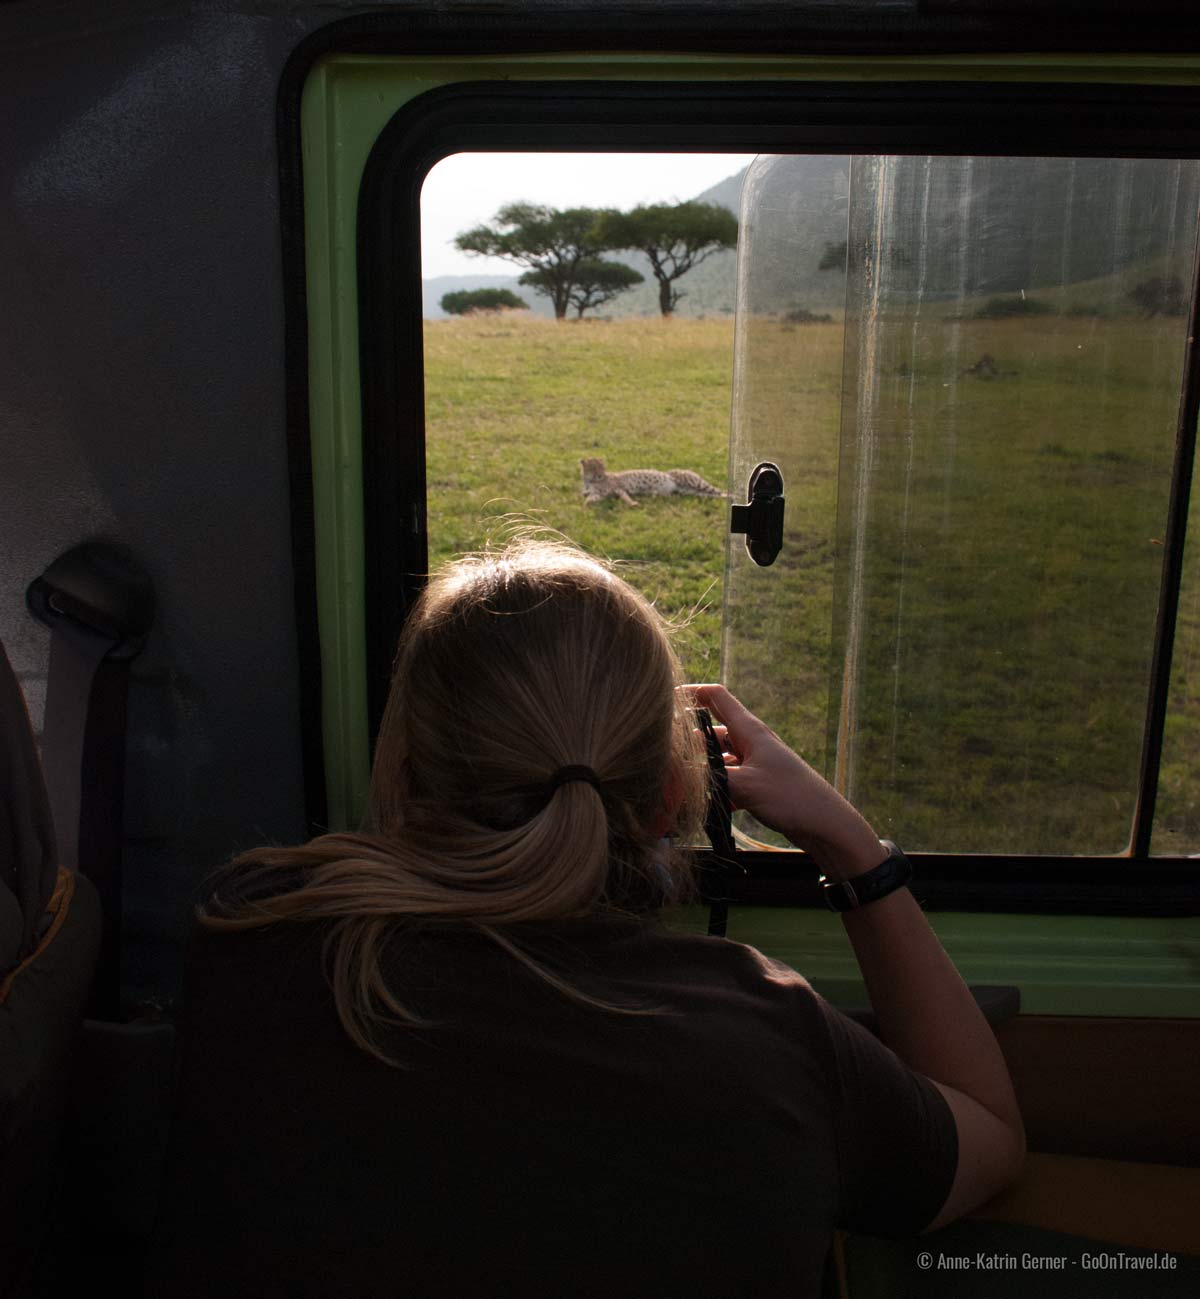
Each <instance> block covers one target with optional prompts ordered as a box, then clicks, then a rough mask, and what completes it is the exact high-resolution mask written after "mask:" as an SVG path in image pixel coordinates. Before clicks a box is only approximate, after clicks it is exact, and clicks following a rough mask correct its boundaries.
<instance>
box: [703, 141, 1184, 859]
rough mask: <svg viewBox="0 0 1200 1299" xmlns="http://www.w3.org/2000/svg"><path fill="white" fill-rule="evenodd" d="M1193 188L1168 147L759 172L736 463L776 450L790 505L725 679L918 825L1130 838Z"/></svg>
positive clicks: (811, 163) (763, 163)
mask: <svg viewBox="0 0 1200 1299" xmlns="http://www.w3.org/2000/svg"><path fill="white" fill-rule="evenodd" d="M1198 199H1200V186H1198V172H1197V166H1196V164H1195V163H1192V162H1188V161H1179V160H1159V159H1155V160H1145V159H1142V160H1128V159H1125V160H1112V159H1071V158H1020V159H1017V158H990V157H988V158H985V157H977V158H970V157H865V156H864V157H854V158H813V157H785V158H763V159H760V160H759V162H758V163H756V164H755V167H754V169H752V171H751V174H750V176H749V177H748V179H747V182H746V186H745V190H744V203H745V207H744V210H743V217H742V228H743V246H742V250H741V264H740V268H739V293H740V295H741V296H740V298H739V334H738V346H737V353H736V357H737V360H736V371H735V414H734V448H733V470H734V480H735V482H739V481H744V480H745V478H746V477H747V476H748V474H749V471H750V470H751V469H752V468H753V466H754V465H755V464H757V463H758V462H759V461H761V460H773V461H775V462H776V463H778V464H779V465H780V467H781V469H782V470H783V474H784V480H785V489H786V497H787V514H786V521H785V535H784V548H783V551H782V552H781V554H780V557H779V559H778V560H777V561H776V563H775V565H773V566H772V567H771V568H765V569H764V568H758V567H756V566H755V565H754V564H753V562H752V561H751V560H750V558H749V556H748V555H747V554H746V552H745V549H744V548H743V547H742V545H741V542H740V540H739V539H737V538H734V539H733V542H732V544H731V547H730V553H729V564H728V574H727V583H728V586H727V590H728V593H729V601H728V603H729V612H728V614H727V621H726V627H725V637H724V641H723V649H724V652H725V656H726V664H725V666H726V674H727V679H728V680H729V681H730V684H731V686H732V687H733V688H734V689H735V690H739V691H740V692H741V693H742V695H743V696H744V697H745V699H746V702H747V703H748V704H749V705H750V706H751V707H756V708H758V709H760V710H761V711H762V712H763V713H764V715H765V716H767V717H768V719H769V720H770V721H771V722H772V724H773V725H774V726H775V727H776V729H778V730H779V731H780V733H781V734H782V735H783V736H784V737H785V738H787V739H789V740H790V741H791V742H793V743H795V744H797V745H798V746H799V747H801V748H802V750H803V751H804V752H805V754H806V756H808V757H809V759H810V761H813V762H814V764H815V765H817V766H818V767H820V768H822V769H823V770H824V771H825V773H826V774H827V775H828V776H829V777H830V778H831V779H833V780H834V781H835V783H836V784H837V786H838V787H839V788H840V789H842V790H843V792H845V793H846V794H847V795H848V796H849V797H850V798H851V799H852V800H853V801H854V802H856V803H857V804H858V805H859V806H860V807H862V809H863V810H864V812H865V813H866V814H867V815H868V817H869V818H870V819H871V820H872V822H873V823H874V824H875V825H876V827H877V828H878V830H879V832H880V834H884V835H890V836H891V837H894V838H896V839H897V840H898V841H899V842H901V843H902V844H904V845H905V846H906V847H908V848H912V849H914V850H925V851H936V852H949V853H954V852H1018V853H1044V854H1059V853H1061V854H1119V853H1123V852H1126V851H1128V846H1129V840H1130V829H1131V824H1132V820H1133V814H1134V806H1135V802H1136V796H1137V781H1138V770H1139V763H1140V760H1141V751H1142V738H1143V733H1144V729H1145V724H1146V713H1147V705H1148V692H1149V684H1150V666H1151V658H1152V653H1153V645H1154V633H1155V625H1156V615H1157V610H1158V603H1159V596H1160V583H1161V576H1162V566H1163V556H1164V548H1163V540H1164V532H1165V524H1166V517H1167V506H1168V496H1169V491H1170V484H1171V474H1172V465H1173V456H1174V447H1175V439H1176V424H1177V419H1178V411H1179V402H1180V392H1181V384H1182V377H1183V363H1184V351H1185V344H1186V334H1187V314H1186V313H1187V309H1188V305H1189V295H1190V285H1191V282H1192V275H1193V259H1194V255H1195V241H1196V210H1197V202H1198ZM1173 709H1174V715H1176V716H1179V715H1180V714H1179V713H1178V709H1175V706H1174V703H1173ZM1169 726H1170V723H1169ZM1175 731H1176V734H1174V735H1173V736H1172V737H1171V742H1172V745H1173V747H1172V748H1171V750H1170V754H1171V760H1172V761H1174V762H1176V763H1181V764H1183V765H1184V766H1185V767H1187V768H1188V769H1189V770H1193V771H1194V770H1195V767H1196V764H1195V762H1194V760H1193V752H1192V751H1194V750H1200V733H1195V732H1188V733H1187V734H1184V732H1185V731H1187V726H1186V723H1185V724H1184V725H1183V726H1182V728H1181V727H1180V726H1179V725H1177V726H1176V727H1175ZM1181 745H1182V746H1183V747H1182V748H1181V747H1180V746H1181ZM1189 745H1190V746H1191V750H1192V751H1187V750H1188V746H1189ZM747 828H752V827H747Z"/></svg>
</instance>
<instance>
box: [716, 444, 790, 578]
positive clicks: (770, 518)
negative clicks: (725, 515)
mask: <svg viewBox="0 0 1200 1299" xmlns="http://www.w3.org/2000/svg"><path fill="white" fill-rule="evenodd" d="M746 495H747V497H748V498H749V499H748V500H747V502H746V504H745V505H735V506H733V508H732V510H731V511H730V516H729V531H730V532H744V533H745V534H746V550H747V551H748V552H749V554H750V558H751V559H752V560H754V562H755V563H756V564H758V565H759V566H760V567H761V568H767V567H768V566H769V565H771V564H773V563H774V562H775V558H776V556H777V555H778V554H779V552H780V551H781V550H782V549H783V507H784V496H783V474H782V473H780V471H779V466H778V465H777V464H774V463H773V462H772V461H770V460H764V461H763V462H762V463H761V464H758V465H755V466H754V471H753V472H752V473H751V475H750V485H749V487H748V488H747V489H746Z"/></svg>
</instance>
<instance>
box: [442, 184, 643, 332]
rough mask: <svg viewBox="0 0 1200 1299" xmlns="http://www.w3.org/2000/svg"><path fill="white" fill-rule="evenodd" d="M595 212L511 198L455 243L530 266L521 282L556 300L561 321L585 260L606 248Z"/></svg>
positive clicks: (463, 248) (591, 259)
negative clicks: (489, 219) (490, 220)
mask: <svg viewBox="0 0 1200 1299" xmlns="http://www.w3.org/2000/svg"><path fill="white" fill-rule="evenodd" d="M596 217H597V212H596V210H595V208H590V207H572V208H565V209H561V210H560V209H559V208H553V207H545V206H543V205H541V204H538V203H526V202H521V203H508V204H506V205H505V206H504V207H502V208H501V209H500V211H499V212H497V213H496V216H495V218H494V224H492V225H490V226H476V227H475V229H473V230H467V231H465V232H464V233H463V234H461V235H458V236H457V237H456V238H455V240H454V242H455V245H456V246H457V247H458V248H459V249H460V250H461V251H462V252H464V253H477V254H478V255H479V256H481V257H503V258H505V259H506V260H507V261H510V262H516V263H517V265H518V266H526V267H528V268H529V269H528V272H527V273H526V274H525V275H523V276H521V279H520V281H519V283H521V284H527V285H529V287H530V288H532V289H533V290H534V291H535V292H537V293H543V294H545V296H546V297H548V298H549V299H550V300H551V301H552V302H553V303H554V315H555V317H556V318H557V319H559V320H562V319H563V317H564V316H566V314H567V307H568V306H570V305H571V292H572V290H573V289H574V288H575V285H576V283H577V282H578V270H579V266H580V264H581V263H584V262H595V261H598V260H599V257H600V254H601V253H602V252H604V250H605V247H606V245H605V244H604V243H603V242H602V241H601V240H600V238H599V237H598V235H597V231H596ZM626 269H628V268H626Z"/></svg>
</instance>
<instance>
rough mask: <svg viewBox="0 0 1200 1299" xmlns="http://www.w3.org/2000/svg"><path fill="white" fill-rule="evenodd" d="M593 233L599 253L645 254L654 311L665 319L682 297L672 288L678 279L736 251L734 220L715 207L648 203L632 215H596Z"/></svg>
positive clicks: (730, 215)
mask: <svg viewBox="0 0 1200 1299" xmlns="http://www.w3.org/2000/svg"><path fill="white" fill-rule="evenodd" d="M596 226H597V232H598V234H599V236H600V238H601V240H602V241H603V245H604V247H605V248H613V249H615V248H636V249H637V250H638V251H639V252H642V253H645V255H646V257H647V258H648V259H649V261H650V269H651V270H652V271H653V272H654V278H655V279H656V280H657V281H658V307H659V310H660V311H661V312H662V314H663V315H664V316H669V315H670V314H671V313H672V312H673V311H674V310H675V306H676V304H677V303H678V301H679V299H680V298H682V297H683V296H684V294H683V293H682V292H680V290H678V289H676V288H674V287H673V285H674V283H675V281H676V280H677V279H679V277H680V276H681V275H686V274H687V272H688V271H690V270H691V269H692V267H694V266H699V265H700V263H701V262H703V261H705V260H707V259H708V258H709V257H711V256H712V255H713V253H716V252H720V251H721V249H723V248H734V247H736V246H737V231H738V223H737V218H736V217H735V216H734V215H733V213H732V212H730V211H729V210H728V209H727V208H723V207H720V206H719V205H718V204H716V203H697V202H695V201H694V200H693V201H691V202H688V203H673V204H672V203H653V204H650V205H649V206H647V205H645V204H643V205H642V206H640V207H635V208H634V209H633V211H632V212H617V211H614V210H611V209H610V210H608V211H605V212H602V213H601V214H600V218H599V220H598V221H597V223H596Z"/></svg>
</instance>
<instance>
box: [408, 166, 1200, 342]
mask: <svg viewBox="0 0 1200 1299" xmlns="http://www.w3.org/2000/svg"><path fill="white" fill-rule="evenodd" d="M1181 168H1182V170H1180V169H1181ZM747 177H748V179H747ZM853 184H854V187H855V191H856V194H857V195H858V198H857V201H855V202H851V195H850V188H851V176H850V159H849V158H848V157H834V156H822V155H791V156H786V155H785V156H780V157H770V158H762V159H759V160H758V161H757V162H756V163H755V164H754V165H753V168H752V169H751V168H746V169H743V170H742V171H740V172H738V173H737V174H736V175H734V176H730V177H728V178H727V179H725V180H723V181H721V182H720V183H719V184H717V185H714V186H713V187H712V188H711V189H708V190H705V191H704V193H703V194H699V195H697V199H698V200H699V201H701V202H705V203H719V204H721V205H722V206H723V207H727V208H729V209H730V211H732V212H734V213H735V215H739V216H740V208H741V200H742V197H743V195H742V191H743V187H744V186H748V187H749V188H748V190H747V193H746V195H745V197H746V200H747V204H746V205H747V210H749V211H750V212H751V213H752V216H751V219H750V222H749V224H748V225H747V226H744V228H743V229H742V230H741V232H740V235H739V242H740V243H741V245H742V248H743V254H745V253H746V251H747V250H749V253H750V263H749V264H750V270H751V273H752V278H751V279H750V280H749V281H748V282H747V283H746V284H745V285H744V286H743V288H744V292H745V295H746V296H745V304H744V305H745V306H746V307H747V308H748V309H749V310H750V311H751V312H752V313H755V314H773V313H779V312H784V311H791V310H796V309H808V310H814V311H830V310H835V311H836V310H839V309H841V308H843V307H845V306H846V305H847V304H846V291H847V283H846V275H845V271H844V268H842V269H836V268H835V269H827V270H821V269H820V263H821V258H822V256H823V254H824V253H825V251H826V249H827V248H829V247H830V246H831V245H843V246H844V245H845V244H846V242H847V240H849V243H850V246H851V248H852V249H862V250H865V252H866V255H883V256H884V257H886V258H887V259H888V260H887V262H885V263H884V265H886V266H889V267H890V273H889V274H888V275H887V276H886V277H885V285H886V292H887V293H888V295H889V296H890V298H891V300H892V301H895V302H900V301H904V300H906V299H909V300H911V298H912V297H914V296H917V295H919V297H920V299H921V300H922V301H924V302H927V303H934V302H938V301H947V302H950V301H953V300H960V301H961V300H963V299H968V300H974V299H980V298H986V297H987V296H989V295H995V294H1001V295H1002V294H1006V293H1015V292H1018V291H1024V290H1026V289H1034V290H1036V289H1046V290H1049V291H1050V292H1051V293H1052V294H1053V293H1054V292H1056V290H1055V288H1054V286H1057V285H1063V286H1070V285H1083V284H1084V283H1090V282H1092V281H1099V280H1102V279H1107V280H1108V281H1109V282H1110V285H1111V287H1112V292H1113V293H1118V292H1120V293H1124V292H1125V289H1124V288H1123V287H1122V288H1118V285H1123V284H1124V276H1125V272H1126V271H1127V270H1129V268H1133V267H1138V266H1142V267H1146V266H1148V265H1149V264H1151V263H1152V262H1153V260H1154V259H1162V258H1164V257H1165V256H1167V255H1169V254H1171V253H1172V249H1173V242H1172V241H1173V240H1174V239H1175V238H1176V232H1177V231H1180V230H1189V229H1191V228H1192V225H1193V224H1194V218H1193V214H1194V210H1195V202H1196V184H1197V176H1196V168H1195V165H1194V164H1187V163H1183V164H1169V163H1163V162H1160V161H1157V160H1153V159H1146V160H1134V161H1130V160H1121V159H1106V158H1079V159H1074V160H1072V159H1056V158H1038V159H1030V158H989V157H980V158H960V159H945V160H943V161H940V162H938V163H937V164H935V165H934V166H933V167H932V168H931V167H930V165H929V163H928V162H927V160H926V159H923V158H918V157H908V158H891V159H879V158H874V157H864V158H862V159H860V161H859V164H858V165H857V166H856V168H855V174H854V181H853ZM880 196H883V198H882V201H883V202H884V204H885V216H884V228H885V229H886V230H888V231H894V232H895V234H894V238H893V237H892V236H891V235H888V237H887V240H886V243H885V247H884V248H883V249H882V250H879V249H874V248H873V247H872V244H873V240H874V237H875V235H874V231H875V229H876V228H877V225H878V218H879V210H878V209H877V207H876V200H877V198H879V197H880ZM851 221H852V222H854V223H855V227H856V228H855V229H854V230H849V229H848V224H849V222H851ZM860 255H862V254H860ZM610 256H611V257H613V259H614V260H618V261H622V262H625V263H626V264H627V265H629V266H632V267H634V268H635V269H636V270H638V271H641V273H642V274H643V275H644V276H645V277H646V282H645V283H643V284H640V285H638V286H637V287H636V288H634V289H631V290H629V291H628V292H627V293H623V294H622V295H621V296H620V297H619V298H616V299H615V300H614V301H613V302H611V303H610V304H609V305H608V307H607V308H606V309H605V310H604V311H603V312H601V313H600V314H601V315H603V316H607V317H609V318H621V317H629V316H640V315H645V316H654V315H657V314H658V285H657V283H656V281H655V280H654V277H653V275H652V274H651V272H650V268H649V265H648V263H647V261H646V259H645V258H644V257H643V256H641V254H637V253H628V254H616V253H614V254H610ZM1142 273H1143V274H1145V273H1148V272H1147V271H1145V270H1143V272H1142ZM516 281H517V276H515V275H514V276H511V277H500V276H480V277H470V276H443V277H441V278H439V279H437V280H430V281H428V282H427V284H426V286H425V314H426V316H427V317H429V318H432V319H437V318H439V317H440V316H441V314H442V313H441V310H440V308H439V307H438V306H437V301H438V299H440V297H441V295H442V294H443V293H446V292H448V291H449V290H450V289H463V288H472V289H473V288H485V287H486V288H491V287H493V286H494V287H498V288H510V289H513V290H514V291H515V292H517V293H518V294H519V295H520V296H521V297H523V298H525V299H526V301H528V302H529V303H530V305H531V307H532V308H533V310H535V311H536V312H537V313H538V314H539V315H546V316H549V315H552V314H553V313H552V311H551V310H550V306H549V302H548V300H547V299H545V298H543V297H539V296H538V295H536V294H534V293H532V292H531V291H530V290H528V289H522V288H520V287H519V286H518V285H517V282H516ZM677 284H678V287H679V288H681V289H682V290H683V293H684V295H685V296H684V297H683V298H682V299H681V300H680V302H679V305H678V307H677V308H676V311H677V312H678V314H679V315H681V316H698V315H717V314H729V313H731V312H732V311H733V310H734V307H735V304H736V298H737V254H736V253H734V252H732V251H731V252H721V253H716V254H714V255H713V256H711V257H709V258H708V259H707V260H706V261H704V262H702V263H701V264H700V265H699V266H698V267H696V268H695V270H693V271H690V272H688V274H687V275H685V276H683V277H682V278H681V279H680V280H679V281H677ZM851 287H853V286H851ZM1110 296H1111V295H1110ZM1114 301H1116V300H1115V299H1114Z"/></svg>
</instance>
